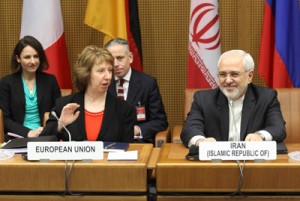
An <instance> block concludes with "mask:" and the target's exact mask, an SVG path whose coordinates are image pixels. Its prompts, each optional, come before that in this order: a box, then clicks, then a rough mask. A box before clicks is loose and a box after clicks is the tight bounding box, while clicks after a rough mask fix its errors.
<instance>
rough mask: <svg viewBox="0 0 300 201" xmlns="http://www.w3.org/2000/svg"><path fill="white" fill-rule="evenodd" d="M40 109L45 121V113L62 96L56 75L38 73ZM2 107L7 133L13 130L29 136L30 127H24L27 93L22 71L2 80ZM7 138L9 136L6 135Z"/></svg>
mask: <svg viewBox="0 0 300 201" xmlns="http://www.w3.org/2000/svg"><path fill="white" fill-rule="evenodd" d="M36 87H37V99H38V110H39V115H40V119H41V123H42V122H43V118H44V113H45V112H49V111H50V110H51V109H52V108H53V107H54V104H55V100H56V99H57V98H59V97H61V93H60V88H59V86H58V83H57V80H56V78H55V76H54V75H50V74H47V73H43V72H37V73H36ZM0 107H1V109H2V110H3V113H4V130H5V133H7V132H12V133H16V134H19V135H22V136H24V137H27V134H28V132H29V131H30V129H29V128H27V127H24V126H23V123H24V118H25V93H24V88H23V83H22V78H21V73H13V74H11V75H8V76H5V77H3V78H2V79H1V82H0ZM5 137H6V138H5V140H6V141H7V140H8V139H9V138H8V136H7V135H6V136H5Z"/></svg>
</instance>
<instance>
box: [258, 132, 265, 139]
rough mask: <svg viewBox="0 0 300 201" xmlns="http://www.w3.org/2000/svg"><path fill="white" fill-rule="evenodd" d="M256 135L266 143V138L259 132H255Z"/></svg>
mask: <svg viewBox="0 0 300 201" xmlns="http://www.w3.org/2000/svg"><path fill="white" fill-rule="evenodd" d="M256 134H257V135H259V136H260V137H261V139H262V140H263V141H266V138H265V136H264V135H263V134H261V133H260V132H256Z"/></svg>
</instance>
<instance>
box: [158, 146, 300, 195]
mask: <svg viewBox="0 0 300 201" xmlns="http://www.w3.org/2000/svg"><path fill="white" fill-rule="evenodd" d="M287 148H288V152H292V151H296V150H299V151H300V144H287ZM188 152H189V150H188V149H187V148H186V147H184V145H183V144H164V146H163V147H162V149H161V150H160V155H159V158H158V161H157V165H156V187H157V194H158V195H157V200H158V201H169V200H170V201H171V200H172V201H179V200H214V201H217V200H241V199H249V200H296V199H299V200H300V196H299V195H300V162H297V161H291V160H290V159H289V157H288V155H287V154H282V155H277V159H276V160H267V161H260V162H256V161H246V162H245V164H243V162H240V163H239V165H238V164H237V162H236V161H221V162H211V161H189V160H186V159H185V156H186V154H188ZM243 166H244V167H243ZM240 168H242V169H243V170H242V174H241V169H240ZM242 175H243V177H242Z"/></svg>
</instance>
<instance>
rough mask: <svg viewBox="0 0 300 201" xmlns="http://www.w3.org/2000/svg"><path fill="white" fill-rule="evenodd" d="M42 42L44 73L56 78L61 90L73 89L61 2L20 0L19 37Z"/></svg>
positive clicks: (52, 0)
mask: <svg viewBox="0 0 300 201" xmlns="http://www.w3.org/2000/svg"><path fill="white" fill-rule="evenodd" d="M26 35H31V36H33V37H35V38H36V39H37V40H39V41H40V42H41V44H42V45H43V48H44V50H45V52H46V55H47V59H48V62H49V69H48V70H47V71H46V72H48V73H50V74H53V75H55V76H56V79H57V81H58V83H59V85H60V88H70V89H72V81H71V72H70V64H69V59H68V54H67V48H66V41H65V34H64V27H63V20H62V13H61V5H60V0H23V11H22V25H21V35H20V37H21V38H23V37H24V36H26Z"/></svg>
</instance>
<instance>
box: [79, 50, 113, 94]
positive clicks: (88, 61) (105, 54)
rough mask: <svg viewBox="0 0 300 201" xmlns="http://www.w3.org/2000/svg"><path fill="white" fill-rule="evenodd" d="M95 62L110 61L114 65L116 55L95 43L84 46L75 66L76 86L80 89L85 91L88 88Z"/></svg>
mask: <svg viewBox="0 0 300 201" xmlns="http://www.w3.org/2000/svg"><path fill="white" fill-rule="evenodd" d="M95 62H99V63H103V62H108V63H110V64H111V65H112V66H114V57H113V56H112V55H111V53H110V52H109V51H108V50H106V49H104V48H99V47H97V46H95V45H90V46H87V47H86V48H84V50H83V51H82V52H81V53H80V55H79V56H78V59H77V62H76V64H75V67H74V76H75V86H76V87H77V88H78V90H80V91H84V90H85V89H86V88H87V85H88V83H89V80H90V77H91V71H92V68H93V66H94V64H95Z"/></svg>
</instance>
